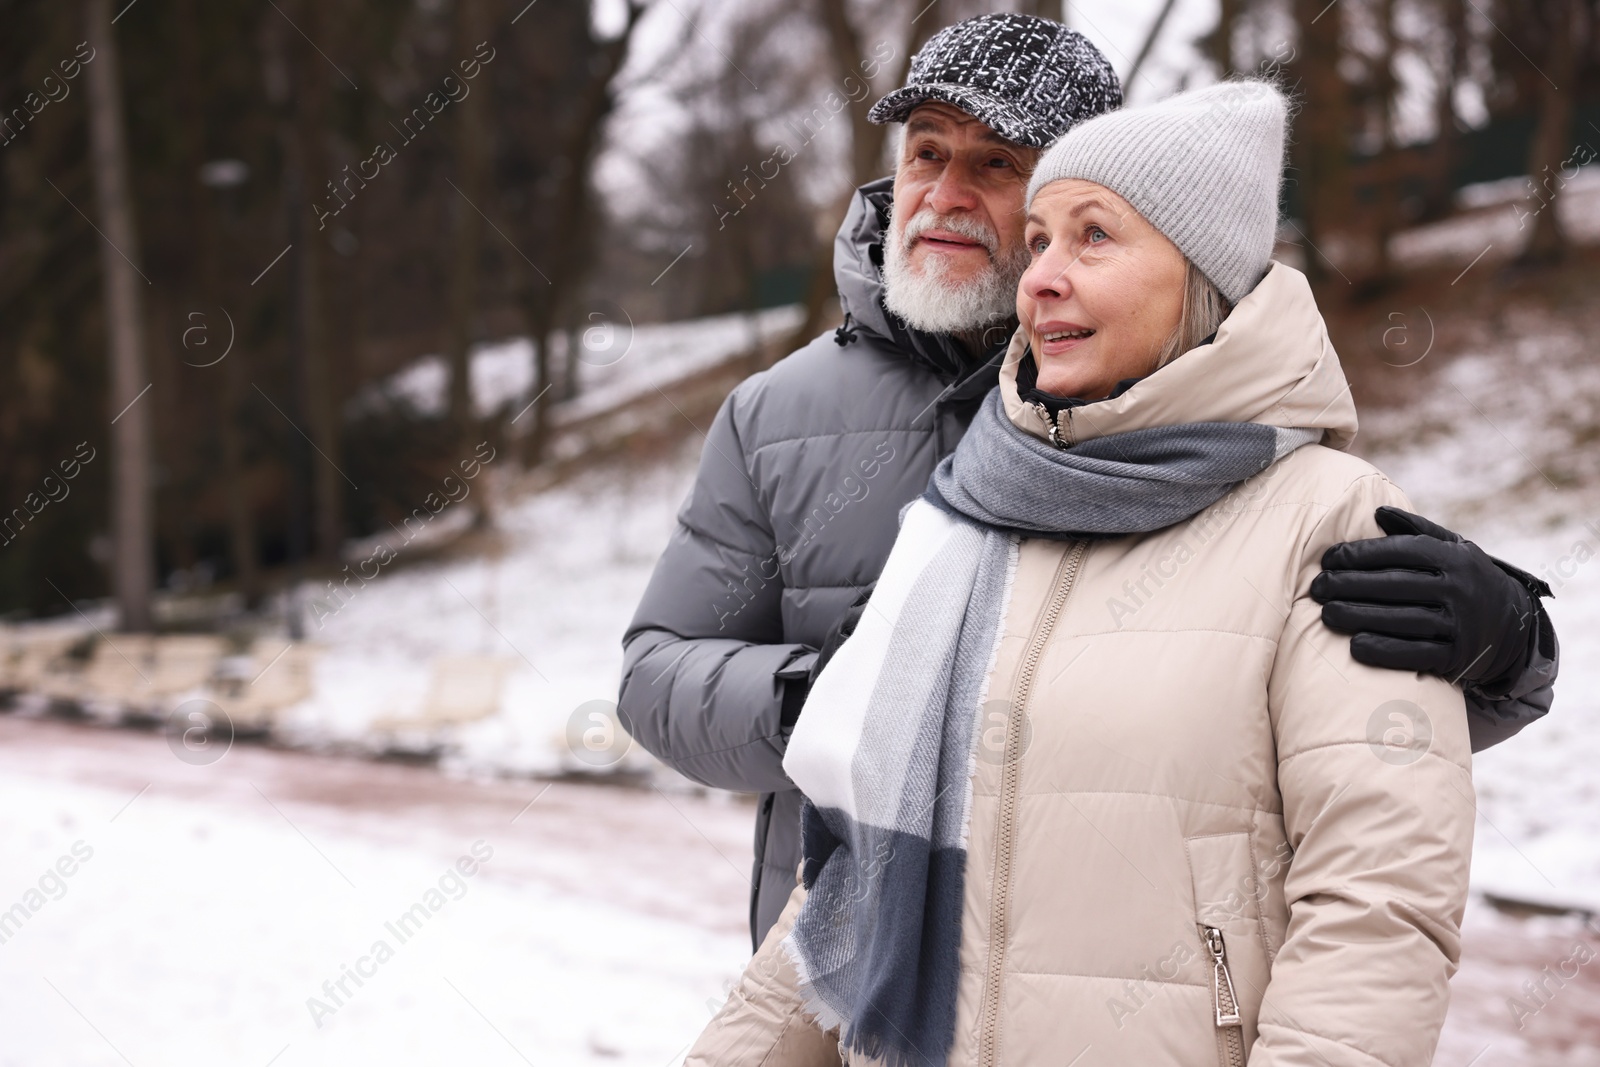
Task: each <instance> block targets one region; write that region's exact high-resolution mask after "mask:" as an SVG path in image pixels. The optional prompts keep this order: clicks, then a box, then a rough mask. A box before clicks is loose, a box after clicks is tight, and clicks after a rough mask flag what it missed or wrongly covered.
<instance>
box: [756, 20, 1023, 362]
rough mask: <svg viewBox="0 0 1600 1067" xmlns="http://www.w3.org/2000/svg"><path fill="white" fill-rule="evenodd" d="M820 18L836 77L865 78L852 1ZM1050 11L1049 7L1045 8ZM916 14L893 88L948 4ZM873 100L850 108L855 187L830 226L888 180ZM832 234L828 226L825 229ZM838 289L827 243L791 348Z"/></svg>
mask: <svg viewBox="0 0 1600 1067" xmlns="http://www.w3.org/2000/svg"><path fill="white" fill-rule="evenodd" d="M816 3H817V9H816V10H817V18H818V21H819V22H820V23H821V25H822V28H823V30H824V31H825V32H826V33H827V36H828V43H829V46H830V47H829V49H828V55H829V58H830V60H831V62H832V65H833V68H834V74H835V76H836V77H838V78H840V79H841V80H842V79H844V78H851V77H859V76H860V73H859V64H860V63H861V61H862V60H863V58H865V50H864V49H863V37H864V35H863V33H862V31H861V30H860V28H859V27H858V26H857V25H856V23H855V21H854V20H853V19H852V17H851V14H850V10H849V6H848V3H847V0H816ZM1041 6H1047V5H1041ZM912 8H913V9H912V10H910V12H909V13H908V14H907V15H906V16H905V17H906V18H907V19H908V22H907V25H906V28H905V31H904V37H903V38H902V39H901V42H900V44H899V46H898V49H897V51H896V53H895V54H896V56H897V57H898V59H899V62H898V64H897V65H896V67H894V68H893V73H892V76H891V77H890V78H889V79H888V81H887V84H888V85H889V86H891V87H892V86H898V85H903V84H905V80H906V75H907V73H908V72H909V71H910V70H911V59H912V57H913V56H914V55H915V54H916V52H917V50H918V49H919V48H921V47H922V46H923V45H924V44H926V43H927V41H928V38H930V37H932V36H933V34H934V32H935V31H936V30H938V29H939V27H940V26H942V25H943V24H944V21H943V20H944V16H945V11H944V3H943V0H931V2H929V3H927V4H925V5H924V4H922V3H921V2H920V0H917V2H916V3H914V4H913V5H912ZM875 95H876V94H871V95H869V98H868V99H867V100H864V101H861V102H860V103H858V104H856V105H854V106H852V107H851V108H850V179H851V182H850V187H849V188H847V189H845V190H844V191H843V193H842V194H841V195H840V196H839V198H838V199H837V201H836V202H835V203H834V204H833V206H832V207H831V209H830V210H829V212H828V221H830V222H831V223H832V224H833V226H837V225H838V224H839V223H840V222H841V221H842V220H843V219H844V214H845V211H846V210H847V209H848V208H849V206H850V198H851V196H852V195H853V194H854V191H855V187H856V186H858V185H863V184H865V183H866V182H870V181H872V180H873V179H874V178H880V177H882V176H883V175H882V173H881V169H882V161H883V153H884V146H885V145H886V144H887V138H888V136H889V129H888V127H886V126H879V125H876V124H874V123H871V122H868V121H867V111H868V110H869V108H870V103H871V99H872V96H875ZM822 228H823V229H824V230H828V229H829V228H828V227H827V226H824V227H822ZM833 290H834V285H833V255H832V246H831V245H829V244H827V243H824V244H823V246H822V247H821V248H820V249H818V250H817V255H816V259H815V262H814V263H813V265H812V268H811V279H810V281H809V283H808V284H807V286H806V305H805V314H804V316H803V317H802V318H801V321H800V325H799V326H798V327H796V328H795V331H794V334H793V335H792V336H791V338H790V343H789V344H788V346H787V347H788V348H798V347H799V346H800V345H802V344H805V343H806V342H807V341H809V340H811V338H812V336H813V335H814V334H815V333H816V332H817V330H818V329H819V328H820V327H821V325H822V317H823V314H824V313H825V310H826V308H827V305H828V300H829V298H831V297H832V296H833V295H834V292H833Z"/></svg>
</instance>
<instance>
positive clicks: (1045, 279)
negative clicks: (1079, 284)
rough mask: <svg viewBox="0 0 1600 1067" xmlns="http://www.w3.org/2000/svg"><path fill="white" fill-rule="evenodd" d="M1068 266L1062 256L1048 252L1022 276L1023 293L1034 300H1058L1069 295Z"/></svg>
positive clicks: (1035, 261)
mask: <svg viewBox="0 0 1600 1067" xmlns="http://www.w3.org/2000/svg"><path fill="white" fill-rule="evenodd" d="M1066 268H1067V264H1066V263H1065V262H1064V261H1063V260H1062V259H1061V257H1060V256H1058V255H1056V254H1054V253H1053V252H1050V251H1046V252H1045V254H1044V255H1042V256H1040V257H1039V258H1038V259H1036V260H1034V261H1033V263H1032V265H1031V266H1029V267H1028V269H1027V271H1026V272H1024V273H1023V275H1022V291H1023V292H1024V293H1026V294H1027V295H1028V296H1029V297H1031V298H1032V299H1034V300H1057V299H1060V298H1061V297H1064V296H1066V295H1067V292H1068V290H1070V289H1071V287H1072V286H1071V283H1070V282H1069V281H1068V280H1067V271H1066Z"/></svg>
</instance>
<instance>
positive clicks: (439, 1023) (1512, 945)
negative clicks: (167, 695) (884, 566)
mask: <svg viewBox="0 0 1600 1067" xmlns="http://www.w3.org/2000/svg"><path fill="white" fill-rule="evenodd" d="M752 816H753V812H752V809H751V806H750V805H749V804H748V803H746V802H745V801H743V800H740V799H738V798H733V797H730V796H728V795H726V794H713V795H697V794H694V793H677V792H662V791H660V790H657V789H653V788H649V787H644V788H630V787H622V786H616V785H590V784H585V783H580V782H568V781H558V782H554V783H550V782H538V781H491V782H470V781H459V780H452V779H449V778H446V777H444V776H442V775H440V774H439V773H438V772H437V771H435V770H432V769H429V768H420V767H411V766H403V765H398V764H392V763H374V762H371V761H365V760H343V759H331V758H325V757H318V756H312V755H308V754H305V753H301V752H286V751H281V750H271V749H264V748H255V747H248V746H236V747H235V748H234V749H233V750H232V751H230V752H229V753H228V754H227V755H226V756H224V757H223V758H222V759H221V760H220V761H218V762H216V763H214V764H212V765H210V766H204V767H197V766H191V765H189V764H187V763H183V762H180V761H179V760H177V759H175V758H174V757H173V755H172V753H171V752H170V751H169V750H168V747H167V745H166V743H165V742H164V741H163V740H162V739H161V738H160V737H159V736H156V735H152V734H142V733H133V732H129V731H121V730H117V731H110V730H103V729H99V728H96V727H83V726H72V725H65V724H61V723H57V722H51V721H41V720H26V719H17V718H0V907H5V908H10V907H12V905H14V904H17V903H22V904H24V906H25V908H26V909H29V910H31V912H32V913H31V914H29V915H27V916H26V917H25V918H24V919H23V920H22V921H21V922H20V926H19V925H18V924H17V922H16V921H15V920H13V922H12V923H11V924H10V925H8V926H3V927H0V929H3V930H4V931H5V936H6V940H5V941H4V942H3V943H0V990H3V991H4V994H5V995H4V996H0V1065H3V1067H115V1065H124V1067H126V1065H132V1067H147V1065H155V1064H165V1065H169V1067H182V1065H187V1064H195V1065H206V1067H212V1065H216V1064H229V1065H235V1067H252V1065H257V1067H267V1065H268V1064H271V1065H273V1067H302V1065H313V1064H330V1065H331V1064H340V1065H357V1067H366V1065H374V1067H376V1065H383V1067H398V1065H410V1064H417V1065H430V1067H431V1065H435V1064H440V1063H451V1064H462V1065H472V1067H491V1065H505V1067H513V1065H517V1064H533V1065H537V1067H583V1065H591V1064H608V1065H620V1067H675V1065H676V1064H678V1063H680V1062H681V1061H682V1057H683V1054H684V1052H685V1051H686V1049H687V1046H688V1045H689V1043H690V1042H691V1041H692V1040H693V1039H694V1037H695V1036H696V1035H697V1034H698V1033H699V1032H700V1030H701V1028H702V1027H703V1026H704V1025H705V1023H706V1020H707V1019H708V1018H709V1017H710V1015H711V1012H712V1011H713V1010H714V1009H715V1008H716V1006H718V1005H719V1004H720V1003H721V1002H722V1000H723V998H724V996H725V995H726V990H727V988H728V983H730V982H731V981H732V980H733V979H734V978H735V977H736V976H737V974H738V972H739V970H740V969H741V968H742V966H743V965H744V961H745V959H746V958H747V957H748V955H749V941H748V940H747V934H746V932H745V915H746V901H747V899H748V898H747V892H748V884H747V882H746V872H747V871H748V869H749V868H748V864H749V847H750V827H751V822H752ZM63 856H65V857H68V858H69V859H70V860H71V862H70V863H65V864H63V865H62V866H61V867H60V868H57V864H58V863H61V861H62V857H63ZM485 856H486V857H487V859H484V858H483V857H485ZM85 857H86V858H85ZM463 857H467V858H468V860H469V862H467V863H466V864H465V865H464V866H465V869H470V870H472V871H473V873H472V875H471V876H470V877H457V876H455V875H452V873H451V872H456V873H457V874H459V871H460V870H461V868H457V867H456V864H457V863H458V862H460V861H461V860H462V858H463ZM471 860H476V861H477V862H476V863H473V862H470V861H471ZM69 869H70V870H71V872H72V873H71V874H69V875H60V874H59V871H60V870H69ZM47 871H57V872H58V876H57V877H48V876H47V874H46V872H47ZM30 890H36V891H38V894H39V895H38V897H37V898H30V897H29V895H28V894H29V892H30ZM435 893H436V894H437V895H436V896H434V895H430V894H435ZM35 904H37V905H38V906H37V908H35V907H34V905H35ZM419 905H420V906H421V908H422V909H423V910H424V911H426V912H427V917H426V918H421V917H420V913H416V912H413V910H412V909H414V908H415V907H416V906H419ZM408 913H412V914H413V915H416V916H418V917H414V918H413V919H412V920H411V921H410V922H409V923H405V924H402V917H403V916H405V915H406V914H408ZM391 927H393V929H391ZM401 935H404V937H403V939H402V936H401ZM378 942H383V943H384V944H385V945H387V947H388V951H389V952H392V956H390V955H387V954H386V953H385V952H384V950H381V949H378V948H377V947H376V945H377V943H378ZM1580 944H1581V945H1586V946H1588V949H1589V951H1590V952H1591V953H1600V937H1597V936H1596V934H1595V933H1594V932H1590V931H1585V930H1584V929H1583V927H1582V926H1580V925H1579V924H1578V923H1577V922H1575V921H1573V920H1570V919H1539V920H1532V921H1523V920H1517V919H1511V918H1507V917H1504V916H1500V915H1497V914H1495V913H1493V912H1491V911H1490V910H1489V909H1488V908H1487V907H1486V906H1484V905H1482V904H1481V903H1477V902H1474V904H1473V905H1472V907H1471V908H1470V910H1469V912H1468V920H1467V929H1466V953H1465V960H1464V962H1463V965H1462V969H1461V972H1460V973H1459V974H1458V976H1457V978H1456V980H1455V982H1454V985H1453V989H1454V1003H1453V1005H1452V1010H1451V1016H1450V1021H1449V1023H1448V1024H1447V1026H1446V1030H1445V1034H1444V1037H1443V1039H1442V1040H1441V1044H1440V1047H1439V1055H1438V1057H1437V1059H1436V1061H1435V1063H1436V1067H1465V1065H1466V1064H1468V1063H1469V1062H1470V1063H1473V1064H1474V1065H1475V1067H1595V1065H1596V1064H1600V963H1590V964H1588V965H1582V966H1580V967H1579V968H1578V974H1577V977H1576V978H1575V979H1573V980H1571V981H1568V982H1565V983H1564V984H1563V986H1562V987H1560V988H1554V989H1553V995H1552V996H1551V997H1550V998H1549V999H1548V1002H1547V1003H1546V1004H1544V1005H1543V1006H1542V1007H1539V1008H1538V1010H1537V1011H1536V1012H1533V1013H1532V1014H1529V1015H1524V1016H1521V1017H1520V1018H1519V1016H1518V1015H1516V1014H1515V1013H1514V1012H1513V1011H1512V1010H1511V1008H1510V1004H1509V998H1513V997H1522V998H1524V1001H1525V1002H1526V1003H1527V1004H1529V1005H1530V1006H1533V1005H1535V1004H1536V1002H1533V1001H1530V1000H1527V998H1526V994H1524V993H1523V991H1522V983H1523V982H1524V981H1525V980H1532V979H1538V978H1540V972H1541V969H1542V968H1545V967H1546V966H1549V967H1552V968H1559V967H1560V966H1561V965H1562V963H1563V961H1567V960H1569V959H1571V958H1572V957H1573V953H1574V946H1575V945H1580ZM379 957H383V958H382V961H381V962H380V961H379ZM347 968H348V970H347ZM357 972H362V973H360V974H358V977H360V978H361V983H360V984H359V985H357V983H356V981H355V979H354V978H352V977H349V975H351V974H354V973H357ZM341 979H342V981H343V987H344V988H343V989H342V990H341V989H339V984H340V982H341ZM325 982H327V983H329V984H330V985H331V986H332V987H333V992H332V993H330V992H329V991H328V990H326V989H324V987H323V983H325ZM311 998H316V999H317V1000H318V1001H320V1002H321V1003H322V1004H323V1005H325V1006H326V1008H325V1009H317V1010H316V1011H315V1012H314V1011H313V1007H314V1005H310V1004H309V1002H310V1000H311ZM314 1015H315V1018H314ZM318 1021H320V1022H321V1024H322V1025H320V1026H319V1025H318ZM1519 1021H1520V1022H1521V1023H1523V1024H1524V1025H1523V1028H1522V1029H1520V1030H1519V1029H1518V1027H1517V1023H1518V1022H1519Z"/></svg>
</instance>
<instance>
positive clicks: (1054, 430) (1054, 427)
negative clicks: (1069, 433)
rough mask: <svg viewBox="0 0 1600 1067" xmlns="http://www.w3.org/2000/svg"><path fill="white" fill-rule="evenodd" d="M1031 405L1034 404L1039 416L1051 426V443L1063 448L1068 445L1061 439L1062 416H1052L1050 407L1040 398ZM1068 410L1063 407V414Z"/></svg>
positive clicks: (1033, 406)
mask: <svg viewBox="0 0 1600 1067" xmlns="http://www.w3.org/2000/svg"><path fill="white" fill-rule="evenodd" d="M1031 406H1032V408H1033V410H1035V411H1037V412H1038V413H1039V417H1040V418H1041V419H1043V420H1044V424H1045V425H1046V426H1047V427H1049V429H1050V443H1051V444H1053V445H1055V446H1056V447H1057V448H1061V449H1064V448H1066V447H1067V443H1066V442H1065V441H1063V440H1062V439H1061V425H1060V419H1061V416H1060V415H1057V416H1054V417H1052V416H1051V414H1050V409H1049V408H1047V407H1045V406H1044V404H1043V403H1042V402H1041V401H1038V400H1035V401H1032V403H1031ZM1066 411H1067V409H1065V408H1063V409H1062V414H1063V415H1064V414H1066Z"/></svg>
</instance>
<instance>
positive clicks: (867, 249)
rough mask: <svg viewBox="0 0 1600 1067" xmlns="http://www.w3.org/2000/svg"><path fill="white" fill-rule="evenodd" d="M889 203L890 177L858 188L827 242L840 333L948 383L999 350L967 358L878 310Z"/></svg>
mask: <svg viewBox="0 0 1600 1067" xmlns="http://www.w3.org/2000/svg"><path fill="white" fill-rule="evenodd" d="M893 204H894V178H893V177H887V178H879V179H878V180H877V181H872V182H868V183H867V184H866V185H863V186H860V187H858V188H857V189H856V191H855V195H854V196H852V197H851V199H850V209H849V211H847V212H846V213H845V217H844V223H843V224H842V225H841V226H840V227H839V233H838V235H837V236H836V237H835V238H834V239H833V281H834V285H835V286H837V287H838V290H839V306H840V309H841V310H843V312H844V313H845V315H846V321H845V328H846V331H847V332H848V331H849V330H851V329H860V330H865V331H866V332H868V333H871V334H873V335H874V336H876V337H878V338H880V339H881V340H883V341H884V342H886V343H887V344H889V345H890V346H892V347H894V348H897V349H900V350H901V351H903V352H905V353H906V355H907V356H909V357H910V358H911V359H912V360H914V361H916V362H918V363H921V364H923V365H924V366H926V367H928V368H929V369H930V370H932V371H933V372H934V373H935V374H937V375H938V376H939V377H940V378H942V379H943V380H945V381H947V382H950V381H954V380H956V379H958V378H961V377H964V376H965V375H967V374H968V373H969V372H970V371H972V370H973V369H974V368H975V367H978V366H979V365H981V364H983V363H984V362H985V361H986V358H987V357H988V356H994V355H998V354H999V351H1000V348H1001V347H1002V346H1001V345H996V346H995V347H994V348H992V349H990V350H989V351H988V352H987V353H986V354H985V355H984V356H973V355H971V354H969V353H968V352H967V351H966V349H964V348H962V347H961V345H960V344H958V343H957V342H956V340H955V339H954V338H952V337H951V336H950V335H948V334H942V333H924V332H923V331H922V330H917V329H913V328H912V327H910V326H907V325H906V324H905V322H903V321H902V320H901V319H900V317H899V316H897V315H894V314H891V313H890V312H889V310H888V309H887V308H886V307H884V306H883V274H882V268H883V235H884V231H885V230H886V229H887V228H888V225H889V211H890V208H891V207H892V206H893Z"/></svg>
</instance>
